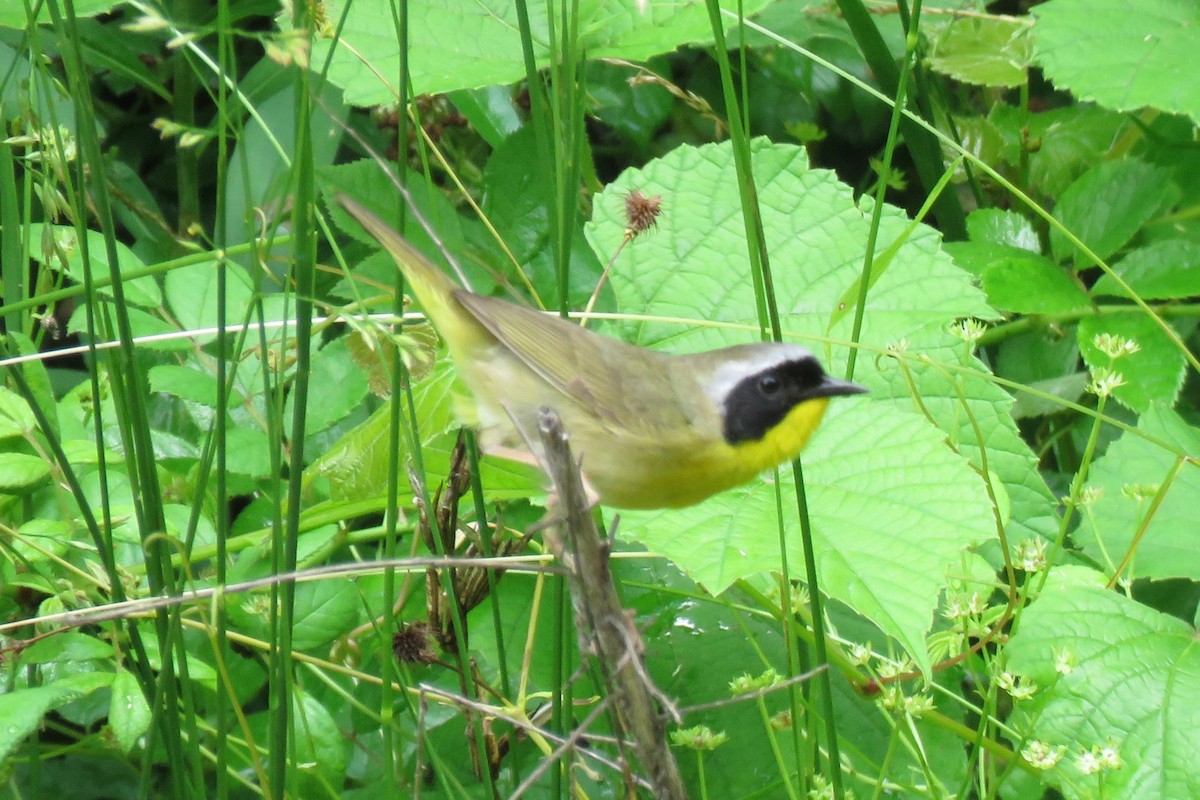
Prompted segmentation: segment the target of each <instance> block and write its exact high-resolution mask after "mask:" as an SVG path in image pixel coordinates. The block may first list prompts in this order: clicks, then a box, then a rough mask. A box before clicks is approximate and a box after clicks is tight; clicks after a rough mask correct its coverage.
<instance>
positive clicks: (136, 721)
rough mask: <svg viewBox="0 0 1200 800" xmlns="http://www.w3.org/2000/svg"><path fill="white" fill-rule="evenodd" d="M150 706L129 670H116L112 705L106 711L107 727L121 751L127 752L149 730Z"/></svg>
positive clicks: (151, 716)
mask: <svg viewBox="0 0 1200 800" xmlns="http://www.w3.org/2000/svg"><path fill="white" fill-rule="evenodd" d="M152 718H153V715H152V714H151V713H150V705H149V703H147V702H146V696H145V695H144V694H142V687H141V686H140V685H138V682H137V678H135V677H134V675H133V673H132V672H130V671H129V670H125V669H118V670H117V674H116V677H114V678H113V683H112V703H111V705H110V706H109V711H108V725H109V727H110V728H112V731H113V735H114V736H115V737H116V740H117V743H118V744H120V745H121V749H122V750H124V751H126V752H129V751H130V750H132V749H133V747H134V746H135V745H136V744H137V743H138V740H139V739H141V738H142V736H144V735H145V734H146V731H148V730H150V721H151V719H152Z"/></svg>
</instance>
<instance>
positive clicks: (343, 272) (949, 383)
mask: <svg viewBox="0 0 1200 800" xmlns="http://www.w3.org/2000/svg"><path fill="white" fill-rule="evenodd" d="M739 9H740V11H741V13H742V14H743V15H744V18H739V16H738V11H739ZM872 11H874V12H880V13H871V12H872ZM30 13H31V12H27V11H26V10H25V9H22V8H20V7H19V6H17V5H13V6H12V7H6V8H4V9H0V119H2V120H3V122H4V125H5V134H4V137H5V138H4V139H3V141H0V258H2V263H3V278H2V284H3V285H2V287H0V289H2V291H3V307H2V308H0V320H2V321H3V326H4V332H5V337H4V339H3V345H2V349H0V366H2V367H3V384H2V385H0V648H2V649H0V655H2V659H0V666H2V669H3V673H2V675H3V681H2V682H0V775H2V776H3V777H4V778H5V779H6V782H7V785H9V786H11V787H14V788H13V792H14V796H28V797H42V796H52V795H53V794H54V793H56V792H70V793H71V796H73V797H179V798H184V797H254V796H272V797H283V796H285V795H286V796H292V797H304V798H309V797H325V796H328V797H347V798H370V797H392V796H397V795H399V794H408V793H411V794H412V795H413V796H420V797H447V798H449V797H454V798H458V797H512V796H518V795H519V794H520V793H521V792H526V794H525V795H524V796H538V797H566V796H568V795H571V796H588V797H625V796H632V795H633V794H637V793H638V792H641V793H643V794H644V795H645V796H651V794H650V790H649V789H648V788H647V786H646V784H645V783H643V784H641V785H640V787H639V785H638V784H637V783H636V781H637V780H639V779H640V780H643V781H644V780H645V774H644V772H643V771H642V769H643V766H644V765H639V764H637V763H636V761H632V762H631V761H629V759H630V758H631V757H630V756H629V754H628V752H627V751H623V750H622V748H621V747H619V746H617V745H616V744H614V743H613V741H612V739H610V738H606V737H611V736H613V735H614V734H619V733H620V732H621V730H620V725H619V724H618V723H617V722H616V721H614V719H613V718H612V717H611V716H609V715H607V714H605V713H603V712H604V708H603V707H602V705H601V702H602V698H603V697H604V694H605V691H606V690H605V688H604V682H603V680H601V675H600V670H599V669H598V668H597V667H596V666H595V664H594V663H593V661H592V660H591V659H590V657H589V653H588V651H587V648H586V647H585V648H584V650H583V651H580V649H579V647H578V643H577V642H576V637H575V634H574V631H573V621H572V619H571V611H570V604H569V602H568V601H567V600H566V598H565V594H564V589H563V585H562V583H561V582H560V580H559V578H557V577H555V576H553V575H549V574H548V573H547V572H546V571H545V570H544V567H545V565H546V564H547V563H548V562H549V561H550V560H551V559H550V557H549V556H548V555H546V554H545V551H544V549H543V547H542V545H541V543H540V541H539V539H538V538H537V537H536V536H533V537H531V535H530V534H532V533H533V532H534V531H536V530H537V525H536V522H537V520H538V519H539V518H540V517H541V515H542V511H543V504H544V497H543V494H544V493H543V490H542V484H541V480H540V478H539V476H538V475H536V474H534V473H533V472H532V471H530V470H528V469H526V468H524V467H522V466H520V465H515V464H513V463H511V462H507V461H504V460H500V459H495V458H493V457H491V456H488V455H484V456H482V457H477V454H476V453H475V452H474V449H473V445H472V444H471V442H470V439H469V437H468V439H467V440H466V444H465V445H463V444H461V443H462V441H463V440H462V439H460V431H459V426H458V424H457V422H456V416H455V405H454V399H453V394H454V370H453V365H452V364H450V363H449V362H448V361H447V360H446V359H444V358H443V357H442V356H443V354H442V352H441V351H439V349H438V346H437V342H436V337H435V335H434V334H433V332H431V331H430V329H429V328H428V326H427V325H424V324H422V323H420V322H418V321H415V320H413V319H411V318H410V319H409V320H408V321H406V322H405V323H404V325H403V326H400V325H398V324H397V322H398V321H397V319H396V315H397V314H398V313H400V312H402V311H403V310H404V308H403V300H402V293H401V289H402V287H401V286H399V280H398V277H397V274H396V270H395V267H394V265H393V263H392V262H391V260H390V258H388V257H387V256H386V255H385V254H383V253H381V252H379V251H378V249H377V247H376V246H375V244H374V241H373V240H372V239H370V238H369V237H367V236H365V235H364V234H363V232H362V231H361V230H360V229H358V228H357V226H355V225H354V223H353V222H352V221H350V219H349V218H348V216H347V215H346V214H345V213H344V212H342V211H341V210H340V209H338V208H337V207H336V206H334V205H333V204H332V203H331V202H330V200H331V198H332V197H333V196H334V195H335V194H337V193H345V194H349V195H351V196H353V197H355V198H356V199H358V200H360V201H361V202H364V203H366V204H368V205H370V206H372V207H374V208H375V209H377V210H378V211H379V212H380V213H387V214H388V215H389V218H390V219H393V220H395V222H396V224H397V226H398V227H399V228H400V229H402V230H403V232H404V234H405V236H406V237H408V238H409V239H410V240H411V241H412V242H413V243H414V244H415V245H416V246H418V247H420V248H422V249H423V250H425V251H426V252H427V253H428V254H429V255H430V256H431V257H432V258H435V259H437V260H438V261H439V263H443V264H445V263H446V260H445V258H444V256H446V255H448V256H450V257H451V258H452V260H453V262H454V263H455V265H456V267H457V268H458V270H459V276H460V277H461V278H462V279H464V280H466V281H468V282H469V284H470V286H471V287H472V288H473V289H474V290H475V291H478V292H481V293H485V294H495V295H507V296H515V297H518V298H520V299H521V301H524V302H532V303H534V304H537V305H539V306H540V307H543V308H552V309H564V310H571V311H576V312H578V311H581V310H584V309H585V308H586V309H588V310H589V311H595V312H599V313H598V314H595V315H594V316H596V317H597V318H596V319H593V320H590V321H589V323H588V324H589V325H591V326H593V327H595V328H597V329H600V330H602V331H603V332H604V333H607V334H609V335H613V336H617V337H620V338H623V339H625V340H627V341H630V342H634V343H636V344H639V345H643V346H647V347H652V348H655V349H660V350H664V351H670V352H692V351H697V350H702V349H707V348H714V347H720V346H723V345H726V344H730V343H734V342H744V341H754V340H757V339H759V338H763V337H765V336H770V335H772V329H773V324H774V320H775V319H777V320H778V328H779V330H778V332H779V334H781V335H782V337H783V338H785V339H787V340H789V341H797V342H802V343H804V344H805V345H806V346H808V347H809V348H810V349H812V350H813V351H814V352H815V353H817V354H818V356H819V357H820V358H821V360H822V362H823V363H824V364H825V365H826V366H827V367H828V368H829V371H830V372H832V373H834V374H837V375H839V376H842V375H844V376H846V377H849V378H853V379H854V380H856V381H858V382H860V383H863V384H864V385H866V386H867V387H869V389H870V393H869V395H867V396H865V397H861V398H854V399H839V400H838V401H836V402H835V403H834V404H833V405H832V406H831V408H830V411H829V413H828V415H827V417H826V419H825V421H824V423H823V425H822V427H821V429H820V431H819V432H818V434H817V435H816V436H815V437H814V440H813V442H812V444H811V445H810V447H809V448H808V449H807V450H806V451H805V453H804V455H803V463H802V476H803V480H802V486H803V492H802V493H799V494H798V492H797V484H798V483H800V482H799V481H798V480H797V478H798V476H799V475H800V474H801V473H798V472H796V471H794V470H793V469H792V468H791V467H790V466H788V465H785V466H784V467H783V468H781V469H780V470H779V472H778V473H777V474H774V475H768V476H764V478H763V480H761V481H756V482H754V483H752V484H750V485H748V486H745V487H740V488H738V489H735V490H731V491H729V492H726V493H723V494H721V495H719V496H717V497H714V498H712V499H711V500H709V501H707V502H705V503H702V504H700V505H698V506H695V507H692V508H688V509H682V510H673V511H662V512H638V513H629V514H622V515H621V516H620V519H619V520H617V519H615V518H613V517H611V516H609V515H607V514H606V521H607V523H608V524H609V525H610V526H611V527H612V528H613V529H615V534H616V537H617V539H616V542H615V548H616V551H617V553H616V556H617V557H616V558H615V559H614V562H613V573H614V577H615V579H616V581H617V583H618V586H619V588H620V590H621V592H622V597H623V600H624V602H625V603H626V605H627V607H628V608H629V609H631V613H632V614H633V615H634V618H635V620H636V622H637V624H638V627H639V629H640V630H641V631H642V633H643V636H644V639H645V659H646V663H647V674H648V676H649V677H650V678H651V679H653V680H654V681H655V682H656V683H657V685H658V687H659V688H660V689H661V691H662V697H663V698H664V706H665V704H666V703H667V702H668V700H669V702H670V704H671V706H672V707H673V708H675V709H677V710H678V711H679V713H680V717H679V719H678V724H674V725H673V726H672V728H673V736H674V739H673V741H674V742H675V747H674V751H675V753H676V755H677V757H678V759H679V761H680V764H681V766H682V769H683V772H684V776H685V783H686V784H687V785H688V789H689V792H691V793H692V794H693V796H698V797H706V796H711V797H730V798H742V797H745V798H750V797H785V796H786V797H789V798H799V797H805V796H808V797H848V796H856V797H879V796H884V795H885V794H886V796H891V797H920V798H932V797H948V796H956V797H976V798H996V797H1002V798H1022V799H1023V798H1042V797H1045V798H1054V797H1067V798H1100V797H1104V798H1144V797H1152V796H1154V797H1190V796H1200V778H1198V777H1197V772H1196V770H1195V769H1194V768H1193V765H1194V764H1195V763H1196V761H1197V756H1198V755H1200V753H1197V752H1196V751H1197V747H1198V745H1197V744H1196V739H1195V737H1194V735H1193V732H1194V731H1195V729H1196V728H1197V726H1198V725H1200V716H1198V714H1200V712H1197V709H1200V685H1198V684H1197V681H1196V678H1195V675H1197V674H1200V669H1198V667H1197V665H1196V664H1195V663H1194V662H1195V658H1196V656H1195V652H1194V641H1195V638H1196V637H1195V625H1196V619H1197V601H1198V600H1200V590H1198V588H1197V587H1198V585H1200V584H1198V581H1200V548H1197V546H1196V543H1195V536H1194V519H1195V511H1194V508H1195V498H1196V497H1197V496H1200V495H1198V494H1197V492H1200V472H1198V471H1197V462H1196V458H1197V454H1198V453H1200V430H1198V429H1197V427H1196V423H1197V411H1196V382H1195V375H1196V372H1197V369H1198V368H1200V362H1198V361H1197V357H1196V351H1197V348H1196V342H1197V338H1196V325H1195V322H1194V320H1195V319H1196V317H1197V311H1198V309H1200V305H1197V302H1196V297H1197V295H1198V294H1200V281H1198V279H1197V277H1196V276H1197V275H1198V274H1200V272H1198V270H1200V227H1198V225H1197V220H1198V219H1200V215H1198V214H1197V208H1200V205H1198V203H1200V144H1197V122H1198V121H1200V95H1198V94H1197V93H1198V91H1200V90H1198V89H1197V85H1198V84H1197V83H1196V81H1195V80H1194V79H1192V75H1191V70H1190V68H1189V67H1190V54H1191V53H1193V52H1195V51H1196V49H1197V48H1198V47H1200V34H1198V33H1196V31H1197V30H1200V27H1198V26H1196V25H1195V23H1196V22H1197V14H1198V13H1200V12H1197V9H1196V6H1195V4H1194V3H1190V2H1184V1H1183V0H1136V2H1134V3H1128V2H1115V0H1112V1H1111V2H1088V3H1083V2H1078V0H1050V1H1049V2H1046V3H1042V4H1036V5H1032V6H1029V5H1028V4H1022V3H995V4H989V5H983V4H980V3H972V2H969V1H968V0H964V1H963V2H954V1H953V0H952V1H951V2H939V3H937V4H934V5H924V6H922V5H920V4H909V3H901V4H900V5H899V6H895V7H887V8H883V7H878V6H873V5H872V6H864V5H862V4H860V3H857V2H851V0H841V1H840V2H838V3H836V4H833V5H831V4H817V3H810V2H806V1H805V0H775V1H774V2H765V1H764V2H746V3H741V4H737V3H732V2H731V3H722V4H720V5H718V4H717V3H716V2H715V0H714V2H711V3H683V4H661V3H648V4H647V3H640V2H637V1H636V0H619V1H617V0H591V1H587V0H584V1H582V2H577V3H570V4H560V3H557V2H548V3H534V4H525V3H520V2H518V3H510V2H501V1H500V0H494V2H479V3H473V4H470V5H461V6H460V5H458V4H455V3H446V2H435V1H434V0H411V1H410V2H408V3H397V4H391V3H387V2H383V1H382V0H353V2H341V0H339V1H338V2H327V3H316V4H308V5H305V4H300V5H289V6H286V7H280V6H276V5H273V4H270V3H267V4H263V3H254V2H249V0H245V1H243V0H221V1H220V2H218V3H216V4H215V5H213V6H211V7H210V6H209V5H206V4H202V3H188V2H181V3H176V4H173V5H171V6H169V7H166V8H160V7H157V6H150V5H146V4H141V3H122V4H115V5H114V4H112V3H111V2H110V3H87V4H85V3H74V4H69V3H68V4H63V3H59V2H55V1H53V0H51V2H47V3H46V4H44V6H42V7H39V9H38V11H37V16H36V18H32V17H31V16H30V15H29V14H30ZM897 99H899V100H900V102H899V105H900V106H901V109H902V112H903V113H898V112H896V111H895V108H896V106H897ZM401 186H403V199H401V198H402V192H401V188H400V187H401ZM637 192H640V193H642V194H643V195H645V196H647V197H656V198H659V199H660V200H661V214H660V216H658V218H657V219H656V220H655V223H654V225H653V226H652V227H651V228H650V229H649V230H646V231H644V232H640V233H638V234H637V235H636V236H634V235H632V234H631V233H630V222H629V220H628V218H627V216H626V205H627V202H628V200H629V198H630V197H631V195H632V194H633V193H637ZM760 237H761V238H760ZM766 278H769V280H767V279H766ZM71 347H74V348H75V349H74V350H71V349H68V348H71ZM462 464H466V465H467V467H466V469H465V471H463V470H464V468H463V467H462V466H461V465H462ZM456 471H457V472H458V474H464V475H467V476H468V477H467V478H465V479H463V481H464V482H463V483H462V485H460V487H459V489H458V490H457V493H458V495H460V496H461V502H460V503H458V507H457V517H456V518H452V517H446V516H442V517H438V525H440V526H444V527H445V528H447V529H445V530H443V534H444V535H439V534H438V533H437V530H436V528H437V527H438V526H434V530H431V528H430V525H429V521H428V515H427V514H424V513H422V511H421V509H426V508H434V507H435V506H436V503H435V502H434V500H433V498H434V496H435V495H441V494H444V493H445V492H446V491H449V490H448V489H446V488H445V486H446V485H447V482H448V481H451V480H452V476H453V475H454V474H455V473H456ZM434 516H435V517H437V514H436V513H435V514H434ZM455 522H457V525H455V528H456V529H457V533H458V535H457V537H456V536H455V535H454V530H450V529H449V526H450V525H454V523H455ZM481 530H484V531H487V532H488V533H489V535H488V536H481V535H480V533H479V532H480V531H481ZM445 556H458V557H461V559H462V560H461V561H456V562H455V563H454V565H453V566H447V562H445V561H436V560H432V561H431V559H436V558H438V557H445ZM809 558H811V559H812V564H811V565H810V564H808V563H807V562H808V559H809ZM809 566H811V567H813V568H814V570H815V572H810V571H809V570H807V567H809ZM814 577H815V578H816V582H815V583H814V580H813V578H814ZM293 578H294V579H295V580H292V579H293ZM814 593H816V594H815V596H814ZM820 599H823V601H824V603H823V605H818V603H817V602H814V601H816V600H820ZM414 623H415V626H414ZM818 645H820V646H818ZM822 660H824V662H825V663H824V664H820V663H819V662H821V661H822ZM816 666H823V667H825V668H826V671H825V672H822V673H820V674H819V675H818V676H817V677H816V678H812V679H809V678H808V677H807V676H805V673H806V672H807V671H808V670H809V669H811V668H813V667H816ZM747 686H750V687H751V688H765V689H767V690H768V691H766V692H765V693H764V694H762V695H761V696H759V695H756V694H753V693H750V692H747V691H746V688H747ZM739 687H740V688H739ZM593 712H599V713H593ZM698 726H703V727H698ZM717 733H719V734H721V736H716V738H708V737H709V736H710V735H714V736H715V735H716V734H717ZM572 735H574V736H584V737H587V746H586V747H585V746H582V744H581V743H580V742H579V741H573V742H572V743H571V746H563V747H560V746H559V745H560V743H562V742H563V741H564V737H568V736H572ZM622 759H625V761H622ZM622 764H623V765H622Z"/></svg>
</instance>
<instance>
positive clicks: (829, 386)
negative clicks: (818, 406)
mask: <svg viewBox="0 0 1200 800" xmlns="http://www.w3.org/2000/svg"><path fill="white" fill-rule="evenodd" d="M866 391H867V387H865V386H859V385H858V384H857V383H851V382H850V381H842V380H838V379H837V378H833V377H829V376H826V377H825V380H824V381H822V382H821V385H820V386H818V387H817V390H816V391H815V392H813V394H815V395H816V396H817V397H843V396H845V395H848V394H863V393H865V392H866Z"/></svg>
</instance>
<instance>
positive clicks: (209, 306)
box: [163, 261, 254, 397]
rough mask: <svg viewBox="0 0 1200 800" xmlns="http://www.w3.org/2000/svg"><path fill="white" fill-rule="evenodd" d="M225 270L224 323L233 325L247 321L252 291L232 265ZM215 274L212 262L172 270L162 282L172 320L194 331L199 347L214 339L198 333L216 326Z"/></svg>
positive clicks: (239, 271)
mask: <svg viewBox="0 0 1200 800" xmlns="http://www.w3.org/2000/svg"><path fill="white" fill-rule="evenodd" d="M225 270H226V271H225V274H226V276H227V278H226V280H225V321H226V324H229V325H236V324H238V323H240V322H242V321H244V320H245V319H247V313H246V312H247V309H249V307H250V303H251V302H252V300H253V298H254V289H253V287H252V286H251V284H250V279H249V278H248V277H246V273H245V271H244V270H242V269H241V268H240V267H238V266H237V265H236V264H229V265H227V266H226V268H225ZM217 273H218V264H217V262H216V261H212V262H209V263H207V264H192V265H190V266H187V267H181V268H179V269H173V270H171V271H170V272H168V273H167V275H166V277H165V278H164V279H163V289H164V291H165V293H166V296H167V304H168V305H169V306H170V307H171V311H173V312H174V314H175V318H176V319H177V320H178V321H179V324H180V325H181V326H182V327H183V328H184V329H185V330H189V331H196V333H195V334H194V335H193V336H192V341H193V342H199V343H201V344H203V343H206V342H211V341H212V340H213V339H215V338H217V334H216V332H208V333H199V331H200V330H201V329H204V328H215V327H216V325H217V312H218V311H219V307H218V304H217ZM215 396H216V395H214V397H215Z"/></svg>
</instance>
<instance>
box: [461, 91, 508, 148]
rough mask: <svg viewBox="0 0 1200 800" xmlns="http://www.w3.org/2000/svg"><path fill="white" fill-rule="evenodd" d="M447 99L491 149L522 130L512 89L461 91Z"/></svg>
mask: <svg viewBox="0 0 1200 800" xmlns="http://www.w3.org/2000/svg"><path fill="white" fill-rule="evenodd" d="M447 96H448V97H449V98H450V102H452V103H454V107H455V108H457V109H458V110H459V111H460V112H462V115H463V116H464V117H466V118H467V120H468V121H469V122H470V123H471V126H472V127H473V128H475V130H476V131H477V132H478V133H479V135H480V136H482V137H483V140H484V141H485V142H487V143H488V144H490V145H491V146H492V147H499V146H500V143H501V142H503V141H504V140H505V139H506V138H507V137H508V136H510V135H511V134H513V133H516V132H517V131H518V130H519V129H520V128H521V115H520V114H518V113H517V107H516V104H515V103H513V88H512V87H511V86H485V87H483V88H482V89H470V90H468V89H460V90H458V91H456V92H450V93H449V94H448V95H447Z"/></svg>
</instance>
